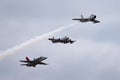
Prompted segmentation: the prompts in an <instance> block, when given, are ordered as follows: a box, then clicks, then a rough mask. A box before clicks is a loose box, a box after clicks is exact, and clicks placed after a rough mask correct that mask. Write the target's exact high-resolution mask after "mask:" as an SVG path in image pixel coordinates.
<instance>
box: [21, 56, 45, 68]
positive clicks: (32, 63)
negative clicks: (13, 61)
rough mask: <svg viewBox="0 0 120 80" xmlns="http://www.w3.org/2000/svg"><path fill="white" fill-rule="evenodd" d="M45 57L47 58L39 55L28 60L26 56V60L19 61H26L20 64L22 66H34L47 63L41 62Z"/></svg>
mask: <svg viewBox="0 0 120 80" xmlns="http://www.w3.org/2000/svg"><path fill="white" fill-rule="evenodd" d="M45 59H47V57H43V56H41V57H39V58H36V59H35V58H34V59H33V60H30V59H29V58H28V57H26V60H20V62H24V63H26V64H21V65H22V66H28V67H36V65H37V64H41V65H47V64H46V63H44V62H42V61H43V60H45Z"/></svg>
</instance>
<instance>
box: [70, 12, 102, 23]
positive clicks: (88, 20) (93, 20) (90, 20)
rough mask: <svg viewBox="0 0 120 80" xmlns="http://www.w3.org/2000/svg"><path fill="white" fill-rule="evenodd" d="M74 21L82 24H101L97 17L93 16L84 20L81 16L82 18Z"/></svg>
mask: <svg viewBox="0 0 120 80" xmlns="http://www.w3.org/2000/svg"><path fill="white" fill-rule="evenodd" d="M72 20H77V21H80V22H82V23H84V22H93V23H100V21H98V20H96V15H94V14H91V15H90V17H88V18H84V17H83V15H81V18H73V19H72Z"/></svg>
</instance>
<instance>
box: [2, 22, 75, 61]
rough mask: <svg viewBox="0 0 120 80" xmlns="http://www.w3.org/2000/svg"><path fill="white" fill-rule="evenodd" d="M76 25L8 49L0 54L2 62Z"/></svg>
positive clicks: (64, 27)
mask: <svg viewBox="0 0 120 80" xmlns="http://www.w3.org/2000/svg"><path fill="white" fill-rule="evenodd" d="M75 24H76V23H72V24H69V25H67V26H63V27H60V28H58V29H56V30H53V31H51V32H48V33H45V34H43V35H40V36H36V37H35V38H33V39H30V40H28V41H26V42H24V43H22V44H20V45H18V46H15V47H13V48H10V49H7V50H5V51H3V52H2V53H1V54H0V60H2V59H4V58H6V57H7V56H10V55H13V54H16V53H17V52H19V51H21V50H24V49H27V48H29V47H30V46H32V45H35V44H37V43H38V42H40V41H42V40H44V39H46V38H47V37H49V36H51V35H53V34H56V33H58V32H61V31H62V30H64V29H67V28H69V27H72V26H74V25H75Z"/></svg>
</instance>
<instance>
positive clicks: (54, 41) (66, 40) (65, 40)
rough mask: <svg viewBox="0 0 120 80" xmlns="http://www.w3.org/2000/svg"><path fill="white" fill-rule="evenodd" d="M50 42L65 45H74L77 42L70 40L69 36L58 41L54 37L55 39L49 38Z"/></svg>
mask: <svg viewBox="0 0 120 80" xmlns="http://www.w3.org/2000/svg"><path fill="white" fill-rule="evenodd" d="M48 40H51V41H52V43H64V44H66V43H70V44H72V43H74V42H75V41H73V40H71V39H69V37H67V36H65V37H63V38H58V39H55V38H54V37H53V38H49V39H48Z"/></svg>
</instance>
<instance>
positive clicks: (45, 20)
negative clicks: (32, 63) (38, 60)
mask: <svg viewBox="0 0 120 80" xmlns="http://www.w3.org/2000/svg"><path fill="white" fill-rule="evenodd" d="M119 5H120V1H119V0H90V1H88V0H34V1H33V0H0V37H1V38H0V50H6V49H8V48H11V47H14V46H16V45H19V44H21V43H23V42H25V41H27V40H29V39H31V38H34V37H35V36H38V35H41V34H44V33H47V32H50V31H52V30H54V29H57V28H59V27H61V26H65V25H69V24H71V23H73V22H74V21H72V18H75V17H80V15H81V14H83V15H84V16H85V17H89V16H90V14H96V15H97V19H98V20H100V21H101V23H99V24H92V23H84V24H82V23H79V24H77V25H75V26H73V27H71V28H68V29H66V30H64V31H62V32H60V33H58V34H56V35H54V36H55V37H57V38H58V37H63V36H66V35H67V36H69V37H70V38H72V39H74V40H77V41H76V42H75V43H74V44H72V45H69V44H68V45H67V44H66V45H64V44H52V43H51V42H50V41H48V40H45V41H43V42H41V43H40V44H37V45H33V46H32V47H30V48H29V49H26V50H23V51H20V52H19V53H17V54H16V55H13V56H9V57H7V58H6V59H4V60H2V61H0V80H8V79H9V80H21V79H22V80H120V77H119V74H120V62H119V61H120V59H119V57H120V54H119V52H120V37H119V34H120V28H119V25H120V23H119V21H120V20H119V19H120V16H119V14H120V6H119ZM26 56H28V57H30V58H31V59H32V58H34V57H39V56H47V57H48V59H47V60H45V62H46V63H48V64H49V65H47V66H41V65H38V66H37V67H36V68H28V67H22V66H20V62H19V60H21V59H24V57H26Z"/></svg>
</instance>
